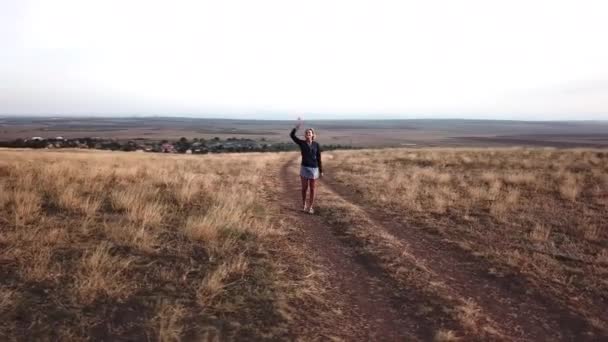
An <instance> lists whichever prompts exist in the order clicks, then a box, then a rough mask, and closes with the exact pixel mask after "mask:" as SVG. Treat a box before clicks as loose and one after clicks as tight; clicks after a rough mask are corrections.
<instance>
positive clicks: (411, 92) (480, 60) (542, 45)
mask: <svg viewBox="0 0 608 342" xmlns="http://www.w3.org/2000/svg"><path fill="white" fill-rule="evenodd" d="M606 13H608V2H606V1H585V0H577V1H560V0H552V1H538V0H526V1H519V0H510V1H502V0H501V1H493V0H480V1H476V0H475V1H473V0H461V1H452V0H446V1H436V0H425V1H403V0H402V1H383V0H371V1H357V0H347V1H341V0H335V1H332V0H324V1H316V0H308V1H290V0H277V1H267V0H257V1H247V0H244V1H233V0H222V1H180V0H173V1H154V0H145V1H139V0H132V1H129V0H120V1H117V0H104V1H92V0H91V1H89V0H53V1H48V0H39V1H36V0H0V47H1V48H0V115H1V114H4V115H26V114H28V115H31V114H33V115H53V116H57V115H97V116H108V115H127V116H130V115H139V116H141V115H160V116H201V117H225V118H248V119H249V118H251V119H292V118H293V119H295V118H296V117H298V116H301V117H303V118H308V119H335V118H472V119H517V120H521V119H523V120H581V119H582V120H598V119H600V120H608V44H606V36H607V34H608V20H606Z"/></svg>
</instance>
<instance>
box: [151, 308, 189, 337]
mask: <svg viewBox="0 0 608 342" xmlns="http://www.w3.org/2000/svg"><path fill="white" fill-rule="evenodd" d="M186 313H187V311H186V309H185V308H184V307H183V306H181V305H179V304H167V303H166V302H165V301H163V302H161V304H160V306H159V308H158V309H157V313H156V316H154V318H153V320H152V325H153V328H154V329H155V330H156V331H157V340H158V341H161V342H173V341H181V340H182V334H183V333H184V325H183V322H182V320H183V319H184V317H185V316H186Z"/></svg>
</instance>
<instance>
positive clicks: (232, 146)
mask: <svg viewBox="0 0 608 342" xmlns="http://www.w3.org/2000/svg"><path fill="white" fill-rule="evenodd" d="M0 147H8V148H38V149H59V148H82V149H98V150H111V151H127V152H157V153H185V154H206V153H226V152H278V151H291V150H295V149H297V145H296V144H294V143H292V142H288V143H285V142H273V143H271V142H268V141H266V140H265V139H264V138H262V139H261V140H259V141H256V140H252V139H244V138H235V137H233V138H228V139H225V140H222V139H220V138H219V137H215V138H213V139H209V140H206V139H203V138H200V139H199V138H194V139H192V140H189V139H187V138H185V137H182V138H180V139H179V140H177V141H169V140H160V141H154V140H148V139H134V140H118V139H107V138H100V137H86V138H65V137H62V136H58V137H55V138H43V137H30V138H26V139H15V140H12V141H0ZM322 147H323V149H324V150H334V149H350V148H351V147H350V146H345V145H322Z"/></svg>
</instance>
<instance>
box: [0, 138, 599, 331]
mask: <svg viewBox="0 0 608 342" xmlns="http://www.w3.org/2000/svg"><path fill="white" fill-rule="evenodd" d="M298 163H299V154H298V153H295V152H289V153H264V154H228V155H196V156H176V155H150V154H135V153H122V152H113V153H111V152H99V151H98V152H94V151H79V150H72V151H69V150H63V151H61V152H54V151H31V150H0V227H1V229H0V318H2V319H1V320H0V339H1V340H40V339H42V340H45V339H48V340H86V339H96V340H97V339H104V340H117V339H122V340H124V339H129V340H159V341H175V340H232V339H240V340H295V339H298V338H299V339H303V340H336V341H340V340H345V341H359V340H360V341H363V340H391V341H392V340H408V341H409V340H411V341H417V340H418V341H428V340H436V341H456V340H460V341H488V340H493V341H494V340H497V341H540V340H551V341H572V340H576V341H601V340H605V339H606V338H608V312H606V310H605V308H606V307H608V297H607V295H606V294H607V293H608V230H607V227H608V214H606V213H607V212H608V176H607V175H608V152H607V151H606V150H605V149H565V150H557V149H551V148H542V149H541V148H492V149H481V148H427V149H403V148H399V149H384V150H357V151H332V152H325V153H324V164H325V167H324V168H325V171H326V177H325V178H323V180H322V182H321V184H320V188H319V194H318V196H319V197H318V203H317V210H316V212H317V214H315V215H309V214H304V213H302V212H300V211H299V208H300V206H301V203H300V198H299V179H298V176H297V172H298V171H297V170H298Z"/></svg>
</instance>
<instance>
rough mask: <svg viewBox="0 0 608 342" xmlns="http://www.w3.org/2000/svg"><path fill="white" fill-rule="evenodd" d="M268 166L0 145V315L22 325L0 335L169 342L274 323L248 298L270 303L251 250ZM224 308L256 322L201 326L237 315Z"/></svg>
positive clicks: (270, 228) (262, 233)
mask: <svg viewBox="0 0 608 342" xmlns="http://www.w3.org/2000/svg"><path fill="white" fill-rule="evenodd" d="M280 158H282V157H281V156H280V155H278V154H247V155H241V154H231V155H207V156H163V155H147V154H146V155H143V154H133V153H106V152H63V151H62V152H51V151H42V152H40V151H9V150H5V151H0V160H1V162H0V226H2V229H0V312H2V314H3V317H14V316H15V315H16V313H17V312H19V315H20V317H22V319H21V320H19V321H10V320H9V321H7V322H6V324H5V325H3V324H4V323H3V324H0V336H3V337H4V336H6V337H9V338H24V339H34V340H35V339H40V338H42V339H47V338H50V339H91V338H92V339H105V340H116V339H135V340H138V339H149V337H150V336H155V337H154V338H156V339H158V340H162V341H178V340H181V339H184V338H189V339H200V338H202V336H204V335H205V334H208V333H209V331H212V330H216V331H218V332H219V333H220V334H221V335H223V334H230V336H239V333H240V332H239V331H241V330H243V332H242V334H249V335H248V336H251V334H253V336H255V334H257V333H258V332H256V330H255V329H257V328H256V327H258V328H259V327H265V326H271V325H276V324H278V323H277V322H278V321H277V319H278V318H276V317H278V316H277V315H276V314H274V313H272V312H269V311H268V310H270V309H269V308H272V306H271V305H268V304H264V305H262V306H260V307H259V308H257V307H255V306H253V304H250V302H251V301H254V300H255V301H257V302H258V303H262V302H263V301H271V300H272V296H273V295H274V292H273V290H272V287H273V286H275V284H273V283H272V281H270V280H271V279H273V277H272V275H271V272H272V265H273V264H275V262H274V261H273V260H266V259H264V257H265V256H266V254H264V253H260V252H259V250H261V249H262V248H263V243H266V242H265V241H266V240H265V239H272V237H273V236H274V234H275V233H276V231H275V228H274V223H273V222H271V221H270V220H269V218H268V217H267V215H266V214H267V213H266V211H265V205H264V204H261V203H259V202H260V201H259V199H258V198H257V196H258V195H259V194H260V192H261V191H262V190H263V189H261V187H260V184H261V182H260V180H261V179H262V176H263V174H264V171H265V170H267V169H268V168H269V165H275V166H273V167H274V168H278V163H279V161H280ZM252 263H253V264H256V265H257V266H256V268H255V269H251V268H250V267H249V265H250V264H252ZM260 279H264V280H263V281H261V280H260ZM9 285H10V287H7V286H9ZM235 291H236V293H241V295H238V296H234V292H235ZM19 297H24V298H25V300H18V298H19ZM159 300H160V302H159ZM233 301H238V303H239V304H238V305H250V306H252V308H253V309H251V310H252V311H255V312H258V313H257V314H256V315H257V316H259V317H262V319H259V320H258V321H256V322H257V323H255V324H257V326H255V327H252V326H251V325H247V329H244V328H239V327H238V326H228V327H227V326H225V325H224V324H222V323H221V322H218V321H216V320H214V319H212V317H215V316H214V315H219V314H220V313H221V314H222V315H225V317H233V318H232V319H233V320H235V321H239V320H241V321H245V319H246V318H245V317H244V316H245V315H246V313H240V312H237V311H234V310H232V309H231V308H233V307H235V305H237V304H235V303H234V302H233ZM159 303H160V304H159ZM168 303H170V304H168ZM243 303H245V304H243ZM256 310H257V311H256ZM264 311H266V315H265V314H261V313H259V312H264ZM130 312H135V313H137V314H136V315H133V314H129V313H130ZM240 316H243V317H240ZM266 316H268V317H270V318H265V317H266ZM55 317H67V318H66V319H63V320H61V322H60V323H57V319H56V318H55ZM146 317H147V319H146ZM273 320H274V321H273ZM26 322H36V323H33V324H32V325H29V323H26ZM24 324H28V327H27V329H25V328H26V327H25V325H24ZM245 326H246V325H243V327H245ZM3 327H5V329H7V330H3ZM202 327H205V328H204V329H203V328H202ZM15 331H27V332H28V335H27V336H21V337H19V336H16V335H14V334H15Z"/></svg>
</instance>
